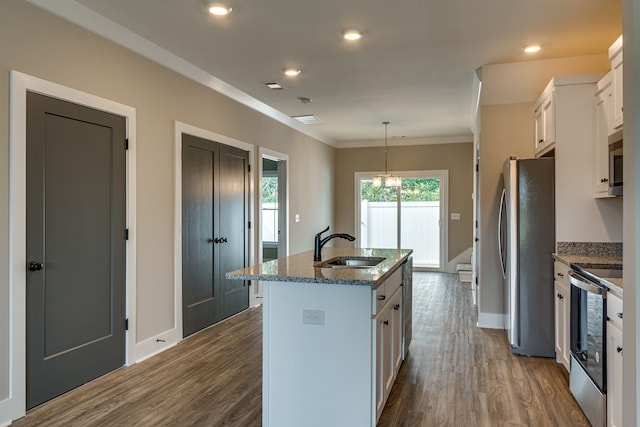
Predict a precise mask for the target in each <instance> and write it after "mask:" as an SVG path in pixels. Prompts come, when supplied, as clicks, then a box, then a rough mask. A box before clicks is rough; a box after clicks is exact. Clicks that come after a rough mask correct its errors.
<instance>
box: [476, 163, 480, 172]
mask: <svg viewBox="0 0 640 427" xmlns="http://www.w3.org/2000/svg"><path fill="white" fill-rule="evenodd" d="M476 172H480V165H479V164H478V163H476Z"/></svg>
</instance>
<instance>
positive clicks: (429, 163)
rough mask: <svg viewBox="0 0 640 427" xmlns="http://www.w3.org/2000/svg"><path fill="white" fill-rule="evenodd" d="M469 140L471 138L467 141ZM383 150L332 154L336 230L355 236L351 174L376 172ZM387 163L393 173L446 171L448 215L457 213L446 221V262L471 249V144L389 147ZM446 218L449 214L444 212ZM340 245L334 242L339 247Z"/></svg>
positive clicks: (382, 148)
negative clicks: (447, 173) (447, 176)
mask: <svg viewBox="0 0 640 427" xmlns="http://www.w3.org/2000/svg"><path fill="white" fill-rule="evenodd" d="M470 139H471V138H470ZM383 159H384V147H366V148H341V149H338V150H337V151H336V189H335V195H336V200H335V223H336V228H335V229H336V231H337V232H344V233H350V234H356V230H355V229H354V227H355V200H356V194H354V185H355V184H354V179H355V178H354V173H355V172H379V171H380V167H381V166H383ZM389 163H390V165H391V166H392V169H393V170H394V171H398V172H400V171H418V170H448V171H449V212H459V213H460V220H453V221H452V220H451V219H450V218H447V221H449V223H448V228H449V239H448V252H449V253H448V256H447V261H450V260H451V259H453V258H455V257H456V256H458V255H460V254H461V253H463V252H464V251H465V250H467V249H469V248H471V246H472V240H473V200H472V199H471V197H472V192H473V142H471V141H470V142H468V143H467V142H465V143H456V144H432V145H429V144H427V145H410V146H392V147H390V148H389ZM447 215H449V213H447ZM341 243H342V242H336V244H341Z"/></svg>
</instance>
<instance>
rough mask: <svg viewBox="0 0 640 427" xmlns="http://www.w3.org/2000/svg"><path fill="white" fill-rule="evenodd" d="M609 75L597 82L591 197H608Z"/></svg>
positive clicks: (610, 97)
mask: <svg viewBox="0 0 640 427" xmlns="http://www.w3.org/2000/svg"><path fill="white" fill-rule="evenodd" d="M611 103H612V86H611V73H607V74H606V75H605V76H604V77H603V78H602V79H601V80H600V81H599V82H598V92H597V93H596V137H595V139H594V141H593V196H594V197H596V198H603V197H612V196H611V195H609V139H608V137H609V135H610V133H611V125H610V123H611Z"/></svg>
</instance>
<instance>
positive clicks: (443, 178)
mask: <svg viewBox="0 0 640 427" xmlns="http://www.w3.org/2000/svg"><path fill="white" fill-rule="evenodd" d="M394 174H396V175H399V176H400V177H401V178H438V179H439V180H440V268H439V269H433V268H425V267H416V266H415V264H414V268H413V269H414V270H415V271H445V269H446V267H447V260H448V250H449V249H448V248H449V244H448V242H449V221H448V212H449V171H448V170H446V169H443V170H422V171H402V172H397V171H396V172H394ZM375 175H376V172H355V173H354V193H353V194H354V195H355V200H354V204H355V209H354V214H355V218H354V231H355V233H356V234H355V235H356V245H357V247H359V245H360V243H359V242H361V241H362V239H361V238H360V209H361V203H360V181H361V180H363V179H372V178H373V177H374V176H375ZM399 216H400V207H398V217H399ZM397 227H398V239H400V221H398V224H397ZM409 249H410V248H409Z"/></svg>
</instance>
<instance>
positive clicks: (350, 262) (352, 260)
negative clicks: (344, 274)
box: [316, 256, 386, 268]
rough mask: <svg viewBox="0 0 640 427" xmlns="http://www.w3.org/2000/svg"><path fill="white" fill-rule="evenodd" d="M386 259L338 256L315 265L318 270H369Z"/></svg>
mask: <svg viewBox="0 0 640 427" xmlns="http://www.w3.org/2000/svg"><path fill="white" fill-rule="evenodd" d="M385 259H386V258H382V257H375V256H338V257H334V258H331V259H328V260H326V261H322V262H319V263H317V264H316V267H320V268H371V267H375V266H376V265H378V264H380V263H381V262H382V261H384V260H385Z"/></svg>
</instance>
